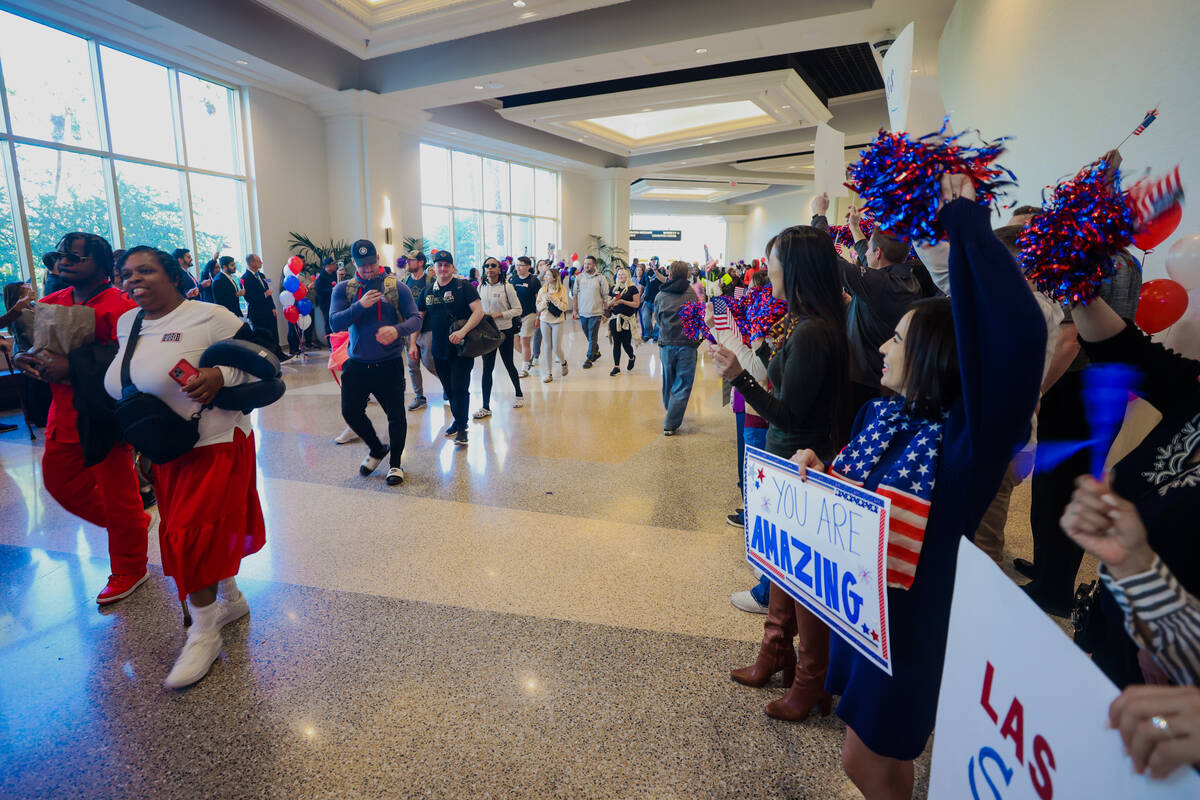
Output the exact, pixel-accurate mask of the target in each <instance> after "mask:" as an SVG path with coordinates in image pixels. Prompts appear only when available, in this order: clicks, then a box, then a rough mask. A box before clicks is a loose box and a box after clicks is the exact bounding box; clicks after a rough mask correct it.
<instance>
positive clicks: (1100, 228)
mask: <svg viewBox="0 0 1200 800" xmlns="http://www.w3.org/2000/svg"><path fill="white" fill-rule="evenodd" d="M1133 231H1134V217H1133V211H1132V209H1130V207H1129V203H1128V199H1127V197H1126V196H1125V195H1124V194H1122V193H1121V189H1120V172H1119V171H1117V170H1111V169H1110V167H1109V165H1108V163H1107V162H1106V161H1104V159H1101V160H1099V161H1096V162H1095V163H1092V164H1089V165H1088V166H1086V167H1084V168H1083V169H1082V170H1080V171H1079V173H1078V174H1077V175H1075V177H1073V178H1070V179H1069V180H1065V181H1062V182H1061V183H1059V184H1058V186H1056V187H1055V188H1054V192H1053V193H1052V194H1051V195H1050V199H1049V201H1047V202H1045V203H1044V207H1043V209H1042V213H1041V214H1038V215H1037V216H1035V217H1034V218H1033V219H1031V220H1030V221H1029V224H1027V225H1026V226H1025V229H1024V230H1023V231H1022V232H1021V235H1020V236H1019V237H1018V238H1017V246H1018V247H1020V248H1021V254H1020V257H1019V261H1020V264H1021V268H1022V269H1023V270H1024V271H1025V277H1026V278H1028V279H1029V280H1031V281H1034V283H1036V284H1037V287H1038V289H1040V290H1041V291H1043V292H1045V293H1046V294H1047V295H1049V296H1050V297H1052V298H1054V299H1055V300H1058V301H1060V302H1064V303H1080V302H1083V303H1086V302H1087V301H1088V300H1090V299H1091V298H1093V297H1095V296H1096V293H1097V292H1099V291H1100V287H1101V286H1102V285H1103V284H1104V283H1105V282H1106V281H1107V280H1108V279H1109V278H1111V277H1112V274H1113V272H1114V271H1115V267H1114V265H1113V261H1112V256H1113V255H1114V254H1116V253H1117V252H1119V251H1120V250H1121V249H1122V248H1124V247H1126V246H1128V245H1129V244H1130V243H1131V242H1132V241H1133Z"/></svg>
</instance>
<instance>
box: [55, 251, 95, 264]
mask: <svg viewBox="0 0 1200 800" xmlns="http://www.w3.org/2000/svg"><path fill="white" fill-rule="evenodd" d="M54 255H55V260H57V261H65V262H67V263H68V264H78V263H79V262H80V261H83V259H85V258H87V256H82V257H80V256H77V255H75V254H74V253H71V252H65V251H62V250H60V251H58V252H57V253H55V254H54Z"/></svg>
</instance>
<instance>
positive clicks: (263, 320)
mask: <svg viewBox="0 0 1200 800" xmlns="http://www.w3.org/2000/svg"><path fill="white" fill-rule="evenodd" d="M242 288H243V289H245V290H246V316H247V317H249V318H250V324H251V325H252V326H253V327H256V328H258V327H262V326H264V325H267V326H270V325H274V324H275V301H274V300H272V299H271V298H270V297H267V296H266V294H265V292H266V291H267V289H268V286H267V281H266V279H265V278H263V276H262V273H261V272H259V273H257V274H255V273H254V272H253V271H252V270H246V271H245V272H243V273H242Z"/></svg>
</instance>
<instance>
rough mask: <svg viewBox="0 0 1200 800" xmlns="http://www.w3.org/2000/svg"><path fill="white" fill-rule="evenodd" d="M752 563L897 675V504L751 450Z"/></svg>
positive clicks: (748, 484)
mask: <svg viewBox="0 0 1200 800" xmlns="http://www.w3.org/2000/svg"><path fill="white" fill-rule="evenodd" d="M744 477H745V485H746V513H745V520H746V560H747V561H749V562H750V564H751V565H753V566H755V567H757V568H758V569H760V570H762V571H763V572H764V573H766V575H767V577H768V578H770V580H771V581H772V582H773V583H775V584H777V585H778V586H780V587H781V588H783V589H784V590H785V591H786V592H787V593H788V594H790V595H791V596H792V597H794V598H796V600H798V601H799V602H801V603H803V604H804V605H805V606H806V607H807V608H808V609H809V610H810V611H812V612H813V613H814V614H816V615H817V616H818V617H820V618H821V619H822V620H823V621H824V622H825V624H826V625H828V626H829V628H830V630H832V631H833V632H834V633H836V634H837V635H838V636H840V637H842V638H843V639H845V640H846V641H847V642H849V643H850V645H851V646H853V647H854V648H855V649H856V650H858V652H860V653H862V654H863V655H864V656H865V657H866V658H867V659H868V660H869V661H870V662H871V663H872V664H875V665H876V666H877V667H879V668H880V669H882V670H883V671H884V672H886V673H887V674H888V675H891V674H892V660H891V643H890V640H889V638H888V614H887V565H886V555H887V534H888V515H889V513H890V512H891V501H890V500H888V499H887V498H886V497H881V496H880V495H877V494H875V493H874V492H869V491H867V490H866V489H860V488H858V487H857V486H852V485H851V484H849V483H847V482H845V481H843V480H839V479H837V478H834V477H831V476H829V475H824V474H822V473H818V472H809V473H808V479H807V480H804V481H802V480H800V468H799V467H798V466H797V465H796V464H794V463H792V462H791V461H788V460H786V459H783V458H779V457H778V456H773V455H771V454H770V453H767V452H764V451H762V450H759V449H758V448H756V447H747V448H746V473H745V476H744Z"/></svg>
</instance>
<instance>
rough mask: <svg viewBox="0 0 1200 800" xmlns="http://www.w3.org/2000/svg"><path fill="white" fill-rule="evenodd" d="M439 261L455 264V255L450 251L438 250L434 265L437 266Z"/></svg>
mask: <svg viewBox="0 0 1200 800" xmlns="http://www.w3.org/2000/svg"><path fill="white" fill-rule="evenodd" d="M439 261H448V262H449V263H451V264H453V263H454V255H453V254H452V253H451V252H450V251H449V250H438V251H437V255H436V256H434V257H433V263H435V264H436V263H438V262H439Z"/></svg>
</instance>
